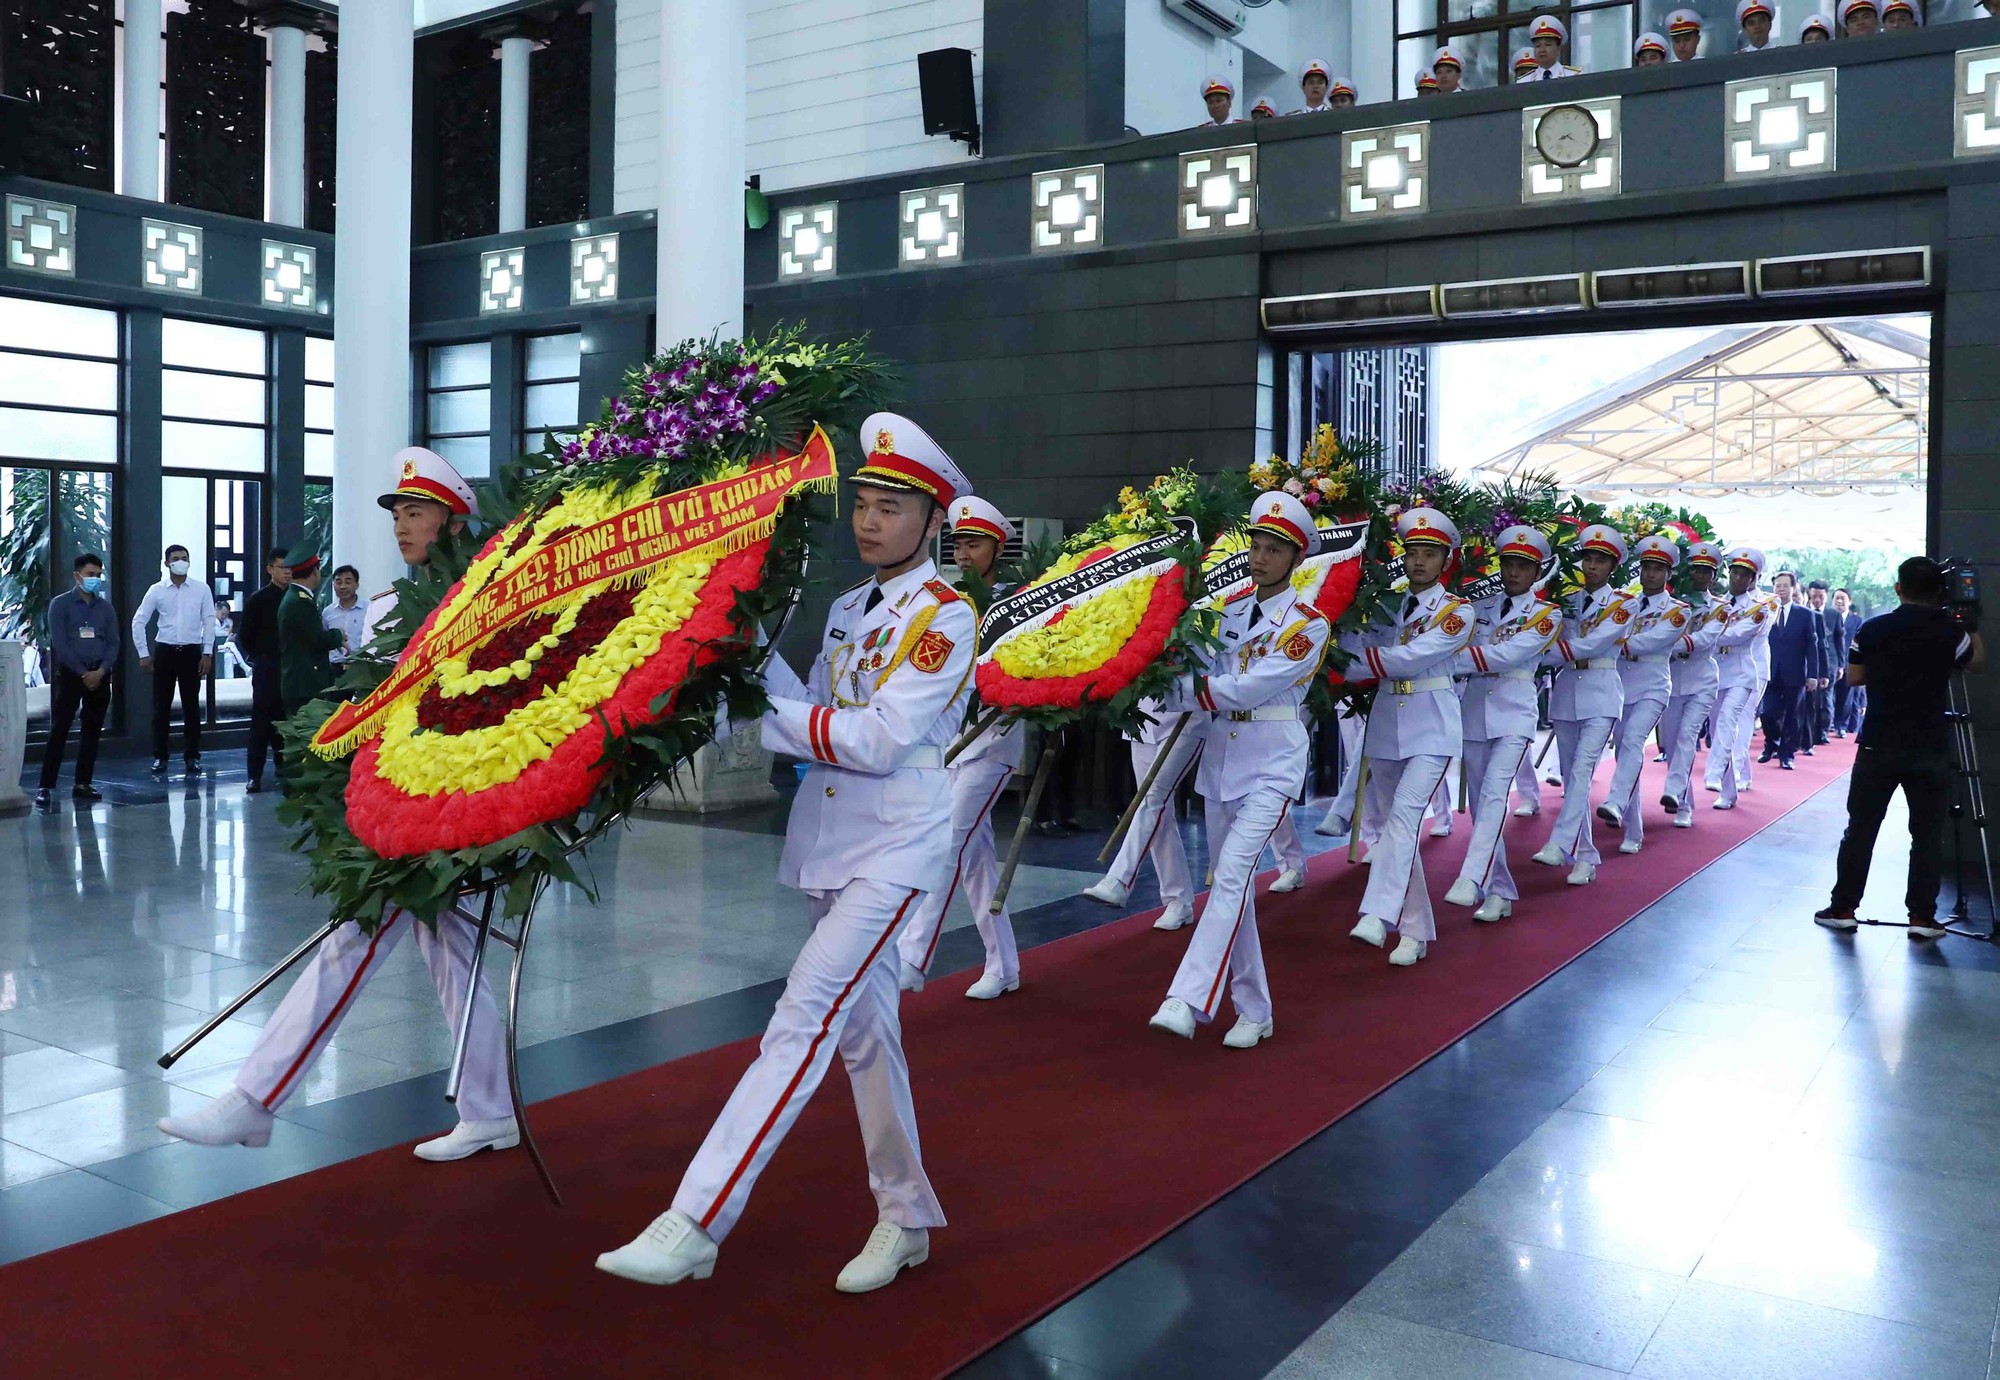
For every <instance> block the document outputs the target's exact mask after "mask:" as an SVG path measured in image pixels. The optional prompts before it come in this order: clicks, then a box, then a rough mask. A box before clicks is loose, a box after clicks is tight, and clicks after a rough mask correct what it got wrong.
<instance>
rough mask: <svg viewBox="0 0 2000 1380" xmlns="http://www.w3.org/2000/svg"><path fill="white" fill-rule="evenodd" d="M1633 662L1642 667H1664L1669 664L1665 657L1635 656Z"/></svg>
mask: <svg viewBox="0 0 2000 1380" xmlns="http://www.w3.org/2000/svg"><path fill="white" fill-rule="evenodd" d="M1632 660H1633V661H1635V662H1637V663H1638V664H1639V665H1641V666H1664V665H1666V664H1667V659H1666V657H1665V656H1635V657H1633V658H1632Z"/></svg>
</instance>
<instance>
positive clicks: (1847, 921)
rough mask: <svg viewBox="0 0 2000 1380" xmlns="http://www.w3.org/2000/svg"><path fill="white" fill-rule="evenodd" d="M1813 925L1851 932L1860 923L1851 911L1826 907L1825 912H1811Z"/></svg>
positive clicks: (1837, 907)
mask: <svg viewBox="0 0 2000 1380" xmlns="http://www.w3.org/2000/svg"><path fill="white" fill-rule="evenodd" d="M1813 923H1814V924H1817V925H1824V926H1826V928H1828V929H1830V930H1851V929H1853V928H1854V927H1855V926H1856V925H1857V924H1859V923H1860V922H1859V921H1857V920H1856V919H1855V918H1854V912H1853V911H1851V910H1848V909H1846V908H1844V907H1841V906H1828V907H1827V908H1826V909H1825V910H1820V911H1814V912H1813Z"/></svg>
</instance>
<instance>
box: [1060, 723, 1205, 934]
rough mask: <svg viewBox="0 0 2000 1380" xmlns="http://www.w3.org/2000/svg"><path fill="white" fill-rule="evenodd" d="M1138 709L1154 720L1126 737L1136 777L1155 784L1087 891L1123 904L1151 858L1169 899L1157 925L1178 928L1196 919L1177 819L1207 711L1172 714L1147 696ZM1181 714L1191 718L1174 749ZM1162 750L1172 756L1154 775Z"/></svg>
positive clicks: (1163, 898) (1109, 903)
mask: <svg viewBox="0 0 2000 1380" xmlns="http://www.w3.org/2000/svg"><path fill="white" fill-rule="evenodd" d="M1139 708H1140V710H1141V712H1143V713H1145V714H1147V715H1150V716H1151V718H1152V720H1153V722H1152V723H1151V724H1150V725H1148V726H1147V728H1146V729H1145V730H1144V731H1143V732H1141V733H1139V734H1138V735H1137V736H1133V735H1131V734H1127V735H1126V741H1127V742H1128V743H1130V744H1131V745H1132V779H1133V780H1134V781H1144V780H1145V779H1146V777H1147V776H1148V775H1152V777H1153V786H1152V789H1151V790H1149V791H1147V792H1146V796H1145V799H1143V800H1141V801H1140V802H1139V808H1138V809H1137V810H1136V811H1134V812H1133V815H1132V823H1131V824H1130V825H1129V826H1128V827H1127V828H1126V830H1125V839H1124V842H1122V843H1120V844H1119V845H1118V856H1117V857H1115V858H1113V859H1112V860H1111V870H1110V871H1109V872H1106V873H1105V874H1104V875H1103V876H1102V877H1101V878H1099V879H1098V880H1097V881H1096V882H1094V883H1092V884H1091V885H1090V886H1088V887H1086V888H1085V889H1084V893H1083V894H1084V895H1086V896H1088V897H1089V898H1090V899H1091V900H1093V901H1102V902H1103V903H1104V904H1105V905H1107V906H1122V905H1124V904H1125V901H1126V898H1127V897H1129V896H1130V895H1131V894H1132V884H1133V883H1134V882H1135V881H1137V880H1138V877H1139V864H1140V862H1141V860H1143V859H1145V858H1149V857H1150V858H1151V859H1152V861H1153V875H1154V876H1155V877H1157V878H1158V879H1159V883H1160V900H1161V901H1163V902H1165V903H1166V909H1165V910H1162V911H1161V912H1160V917H1159V919H1157V920H1155V921H1154V922H1153V928H1154V929H1156V930H1177V929H1179V928H1180V927H1181V926H1183V925H1186V924H1190V923H1192V922H1193V920H1194V879H1193V878H1192V877H1191V876H1190V875H1189V873H1188V860H1187V846H1186V845H1185V844H1183V843H1182V842H1181V831H1180V826H1179V824H1178V822H1177V821H1176V820H1175V819H1174V797H1175V796H1176V795H1177V794H1178V793H1179V791H1180V788H1181V782H1182V781H1184V780H1185V779H1186V778H1187V774H1188V768H1189V767H1192V766H1193V765H1194V759H1195V757H1196V755H1197V754H1198V753H1200V751H1201V744H1202V739H1203V738H1204V737H1205V736H1206V734H1207V732H1208V715H1207V714H1206V713H1205V712H1201V711H1195V712H1191V713H1185V714H1168V713H1167V712H1166V711H1165V710H1164V709H1162V708H1161V707H1160V702H1159V701H1158V700H1145V701H1142V702H1141V703H1140V705H1139ZM1181 719H1186V720H1187V723H1186V725H1185V726H1184V727H1183V728H1182V729H1181V731H1180V736H1179V737H1177V738H1174V744H1173V746H1172V747H1171V748H1169V747H1167V745H1166V743H1167V739H1168V738H1169V737H1172V736H1173V731H1174V724H1175V723H1176V722H1178V721H1179V720H1181ZM1162 752H1166V753H1167V754H1168V756H1167V760H1166V761H1165V762H1162V763H1160V770H1159V771H1158V773H1157V774H1155V773H1154V772H1153V763H1154V762H1156V761H1159V756H1160V754H1161V753H1162Z"/></svg>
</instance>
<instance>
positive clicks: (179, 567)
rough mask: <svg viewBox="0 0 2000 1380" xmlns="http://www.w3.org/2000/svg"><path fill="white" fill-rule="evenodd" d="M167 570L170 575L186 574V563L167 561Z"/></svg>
mask: <svg viewBox="0 0 2000 1380" xmlns="http://www.w3.org/2000/svg"><path fill="white" fill-rule="evenodd" d="M167 570H168V572H169V573H170V574H174V575H185V574H187V573H188V563H187V562H186V561H168V562H167Z"/></svg>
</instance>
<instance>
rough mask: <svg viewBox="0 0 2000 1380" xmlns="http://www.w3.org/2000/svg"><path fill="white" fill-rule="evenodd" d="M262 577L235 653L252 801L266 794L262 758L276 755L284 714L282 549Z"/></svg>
mask: <svg viewBox="0 0 2000 1380" xmlns="http://www.w3.org/2000/svg"><path fill="white" fill-rule="evenodd" d="M264 574H265V576H266V578H267V580H268V583H267V584H265V586H264V587H263V588H262V589H260V590H258V591H257V592H256V593H255V594H253V595H251V596H250V597H249V599H247V600H246V601H244V604H243V621H242V623H241V624H239V625H238V626H237V629H236V650H238V651H239V652H241V653H243V655H244V656H245V657H246V658H248V659H249V662H250V746H249V753H248V760H247V761H246V762H245V764H244V765H245V766H246V767H247V768H248V769H249V775H250V787H249V789H250V793H251V794H253V795H254V794H256V793H257V792H258V791H261V790H263V789H264V758H265V757H266V755H273V756H275V755H276V753H277V750H278V720H279V719H281V718H283V717H284V714H285V704H284V696H283V694H282V692H281V691H280V690H279V687H278V603H279V601H280V600H282V599H283V598H284V597H285V590H286V589H287V587H289V586H290V585H291V583H292V568H291V566H290V565H288V564H286V562H285V550H284V548H283V547H276V548H273V549H272V551H271V552H270V555H269V557H268V558H267V559H266V560H265V562H264Z"/></svg>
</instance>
